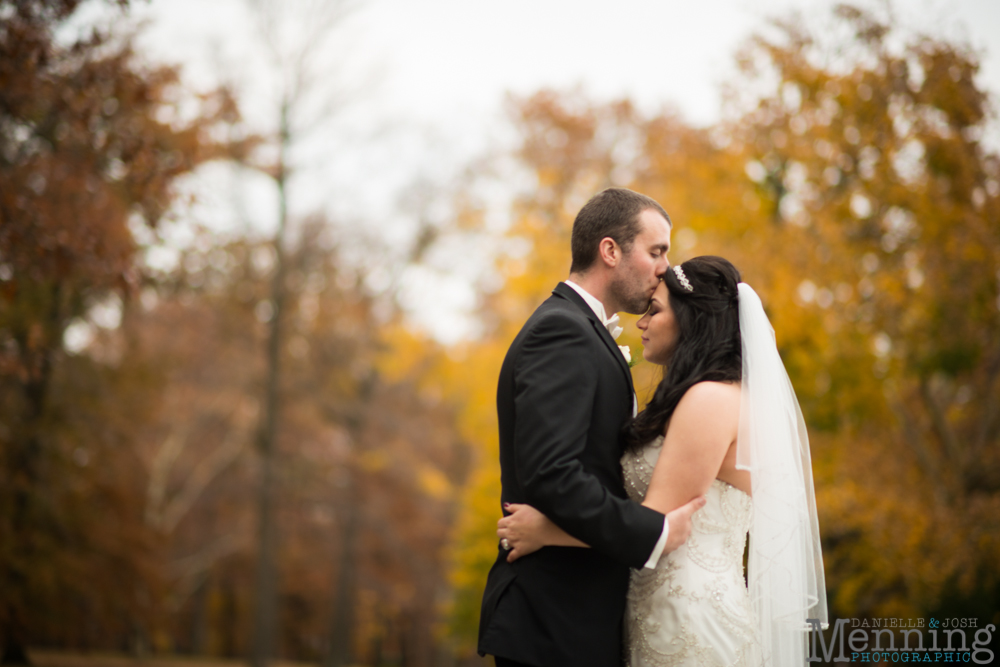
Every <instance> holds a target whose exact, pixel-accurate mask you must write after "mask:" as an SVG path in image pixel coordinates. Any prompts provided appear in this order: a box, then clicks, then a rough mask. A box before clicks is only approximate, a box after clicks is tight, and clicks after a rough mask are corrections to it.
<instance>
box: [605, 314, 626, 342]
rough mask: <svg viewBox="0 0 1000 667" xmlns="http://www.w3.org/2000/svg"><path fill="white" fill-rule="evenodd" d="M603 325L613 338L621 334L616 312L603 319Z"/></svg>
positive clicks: (616, 338)
mask: <svg viewBox="0 0 1000 667" xmlns="http://www.w3.org/2000/svg"><path fill="white" fill-rule="evenodd" d="M604 326H605V327H607V329H608V333H609V334H611V337H612V338H614V339H615V340H618V337H619V336H621V335H622V328H621V327H620V326H618V313H615V314H614V315H612V316H611V317H610V318H608V319H606V320H605V321H604Z"/></svg>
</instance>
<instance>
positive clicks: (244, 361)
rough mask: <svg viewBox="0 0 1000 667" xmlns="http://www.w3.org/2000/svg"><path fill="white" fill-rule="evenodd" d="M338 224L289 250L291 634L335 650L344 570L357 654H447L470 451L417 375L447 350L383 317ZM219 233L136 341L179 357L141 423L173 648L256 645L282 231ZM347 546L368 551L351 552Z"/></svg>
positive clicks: (150, 290) (165, 280)
mask: <svg viewBox="0 0 1000 667" xmlns="http://www.w3.org/2000/svg"><path fill="white" fill-rule="evenodd" d="M333 228H334V226H333V225H331V224H330V223H329V222H328V221H325V220H323V219H313V220H312V221H310V222H308V223H306V224H305V225H298V226H297V230H298V231H297V233H296V236H295V237H293V241H294V242H293V243H292V244H291V245H290V247H289V248H287V255H286V258H285V259H286V263H287V264H286V269H287V275H286V280H288V282H289V285H288V288H289V289H288V296H289V298H288V301H287V302H286V305H287V308H286V311H285V317H286V322H285V324H284V327H285V328H286V333H287V342H286V344H285V345H283V346H282V347H281V349H280V352H281V354H282V357H283V358H282V360H281V364H282V366H283V367H284V368H285V372H284V373H283V377H282V383H281V386H280V387H279V391H280V392H281V394H282V397H283V400H282V404H283V408H282V415H281V421H282V427H281V429H280V430H279V438H278V440H277V442H276V445H277V446H276V448H275V452H274V459H273V464H274V466H275V471H274V473H275V477H274V485H275V487H274V488H275V504H274V512H275V518H276V520H277V521H278V522H279V525H280V526H281V528H282V540H281V542H280V543H279V547H278V549H276V554H275V555H276V562H275V565H276V569H277V571H278V573H279V574H280V576H279V578H278V583H279V585H278V593H279V604H278V606H277V610H276V611H277V618H278V621H279V622H278V624H277V626H276V629H277V632H276V638H277V640H278V641H277V647H278V649H279V654H280V655H282V656H285V657H289V658H295V659H299V660H318V659H321V658H323V657H325V656H326V655H328V654H329V651H330V644H331V642H332V638H333V637H334V630H335V628H336V627H338V623H337V620H338V619H339V618H340V615H341V612H342V610H338V609H336V606H335V605H333V604H331V601H334V600H340V599H341V598H340V595H339V591H342V590H343V581H344V579H345V578H346V579H349V580H350V581H351V589H350V590H351V591H352V593H351V595H350V596H349V597H347V598H346V599H345V600H344V604H346V605H347V610H346V612H347V613H348V614H349V615H350V618H351V619H352V620H353V622H352V624H351V634H350V635H348V636H347V637H346V640H347V641H350V642H351V644H352V652H353V653H354V655H356V656H359V658H363V659H366V660H369V661H373V662H375V663H376V664H377V663H378V662H379V661H382V660H394V659H399V658H400V657H401V656H405V659H406V660H407V661H409V662H411V663H412V664H417V665H426V664H432V663H433V661H434V659H435V655H436V651H437V641H436V639H435V634H434V626H435V623H436V622H437V621H436V619H437V618H438V610H437V605H438V601H439V600H440V599H441V598H442V596H443V594H444V592H443V588H444V587H445V586H446V579H445V560H444V558H443V556H442V553H441V548H442V545H443V544H445V543H446V538H447V531H448V529H449V526H450V524H451V517H452V514H453V513H454V506H455V489H456V488H459V487H460V486H461V484H462V483H463V481H464V476H465V469H466V463H465V457H466V448H465V446H464V444H463V443H462V441H461V440H460V439H459V438H458V437H457V435H456V434H455V430H454V427H453V421H454V416H453V413H452V411H451V409H450V408H449V407H448V405H447V404H446V403H445V402H443V401H442V400H441V397H440V396H438V395H435V394H434V393H433V392H431V391H428V390H427V389H426V388H421V387H420V386H418V384H417V379H416V378H417V377H418V376H419V375H420V373H421V372H422V369H423V368H424V367H425V366H426V365H427V364H428V363H430V362H429V360H432V359H433V358H435V356H436V355H440V354H441V353H440V351H437V352H435V349H436V348H435V346H434V345H433V344H431V343H429V342H427V341H423V340H421V339H419V338H414V337H413V336H412V335H411V334H409V333H408V332H407V331H406V330H405V329H403V328H402V327H400V326H399V324H398V323H397V322H394V321H393V319H390V320H389V321H383V319H382V317H384V316H378V315H377V314H376V312H375V311H376V310H377V308H376V304H377V302H378V300H377V299H376V298H375V297H373V296H372V295H370V294H368V290H367V289H366V288H365V287H364V285H363V283H362V279H363V275H364V274H363V273H359V272H357V271H353V270H351V268H350V266H349V265H348V264H347V263H346V262H344V261H343V260H342V258H341V254H340V252H341V249H340V248H339V247H338V245H337V244H336V243H334V242H333V241H331V239H332V238H333V237H334V235H333V234H332V233H331V230H332V229H333ZM205 240H206V243H204V244H201V243H199V244H196V246H200V248H201V249H199V247H193V248H191V249H189V250H188V251H187V252H186V253H185V254H184V256H183V258H182V260H181V261H180V262H179V263H178V267H177V268H176V269H174V270H172V271H171V272H169V273H168V274H166V275H159V276H156V279H155V280H150V281H149V283H148V284H147V286H146V287H145V288H144V289H143V292H142V299H141V300H140V301H141V303H142V308H141V310H139V309H136V312H135V313H134V317H131V318H130V319H129V320H128V321H127V322H126V323H125V324H124V325H123V328H125V330H126V335H127V336H128V337H129V338H130V339H132V340H133V341H134V345H133V346H132V350H133V355H134V356H133V357H131V359H130V360H128V362H127V363H128V365H132V366H137V365H143V364H145V365H149V364H153V363H156V364H160V365H162V366H163V367H165V369H167V370H166V371H165V375H166V377H165V382H164V383H163V389H162V394H161V395H162V398H161V404H160V408H159V410H158V411H157V415H156V418H155V419H151V420H149V421H148V422H147V426H146V428H145V430H144V431H143V432H142V433H141V434H140V437H139V446H140V448H141V449H140V451H141V456H142V458H143V460H144V461H145V462H146V466H147V468H148V470H149V471H150V473H149V476H148V496H147V497H148V500H147V510H146V511H147V514H146V516H147V521H148V523H149V524H150V526H151V527H152V528H153V529H155V531H156V533H157V534H158V535H159V536H160V539H161V540H162V544H163V548H162V549H161V551H160V554H159V555H160V557H161V563H160V567H161V568H162V570H163V571H164V572H166V573H168V575H169V576H168V581H167V584H166V593H165V600H166V602H165V607H166V608H167V610H168V611H170V612H171V616H172V618H170V619H165V622H162V623H161V626H160V627H161V628H162V635H163V637H164V638H165V639H163V640H162V641H160V642H159V645H157V646H156V648H158V649H160V650H171V649H173V650H183V651H185V652H191V653H198V654H205V653H207V654H210V655H221V656H242V655H246V653H247V652H248V651H249V650H250V649H251V646H252V644H251V641H250V640H251V638H252V633H249V632H248V630H249V629H251V628H252V627H254V625H253V623H252V622H251V619H252V613H253V609H254V607H253V597H252V594H251V592H252V590H253V582H254V577H255V562H254V561H255V557H256V545H255V542H256V540H255V532H256V523H257V522H256V518H255V511H254V509H255V502H254V498H255V495H256V490H255V482H256V480H257V478H258V476H259V475H260V463H259V459H258V458H257V457H256V456H254V455H253V444H254V442H255V430H256V428H257V414H258V412H259V407H258V406H259V402H260V400H261V399H260V396H261V395H262V394H261V392H262V387H263V385H264V384H265V383H266V382H267V373H266V361H265V359H264V358H263V357H262V355H261V354H260V350H261V349H263V347H264V346H265V345H266V341H267V340H268V338H269V335H270V332H269V317H270V316H272V313H271V311H270V310H269V309H268V308H267V307H266V306H267V303H268V299H269V296H270V294H271V289H272V285H271V281H272V278H273V273H274V270H275V265H274V254H273V247H272V246H271V243H270V241H267V240H253V239H234V240H232V241H231V242H228V243H218V242H213V241H217V239H211V238H210V237H206V239H205ZM390 312H391V311H390ZM385 341H393V342H392V343H391V344H389V343H387V342H385ZM390 349H391V351H392V353H391V354H390V353H389V350H390ZM122 363H123V364H125V363H126V362H125V361H123V362H122ZM348 533H350V537H351V539H350V540H346V539H345V537H344V536H345V534H348ZM348 546H349V547H350V548H351V549H352V550H353V551H354V552H355V553H353V554H351V556H350V557H345V554H344V550H345V548H347V547H348ZM345 569H346V570H347V572H346V574H345V572H344V571H345ZM154 640H155V637H154ZM156 643H157V642H155V641H154V644H156Z"/></svg>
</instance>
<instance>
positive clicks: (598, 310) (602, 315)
mask: <svg viewBox="0 0 1000 667" xmlns="http://www.w3.org/2000/svg"><path fill="white" fill-rule="evenodd" d="M563 282H565V283H566V284H567V285H569V286H570V287H572V288H573V289H574V290H575V291H576V293H577V294H579V295H580V296H581V297H583V300H584V301H585V302H586V303H587V305H588V306H590V309H591V310H593V311H594V314H595V315H597V317H598V319H599V320H600V321H601V322H602V323H603V324H604V326H606V327H608V331H609V332H610V333H611V334H612V337H614V338H617V336H615V335H614V332H613V331H612V329H613V328H617V329H618V333H621V327H618V326H616V325H617V324H618V313H615V314H614V315H613V316H612V317H611V318H610V319H609V318H608V316H607V312H606V311H605V310H604V304H603V303H601V301H600V300H599V299H598V298H597V297H595V296H594V295H593V294H591V293H590V292H588V291H587V290H585V289H583V288H582V287H580V286H579V285H577V284H576V283H575V282H573V281H572V280H565V281H563ZM638 407H639V402H638V400H637V399H636V397H635V392H632V416H633V417H635V416H636V414H638V412H637V411H638ZM669 534H670V523H669V522H668V521H667V517H666V515H664V517H663V532H662V533H660V539H659V540H657V542H656V546H655V547H653V553H652V554H650V556H649V560H647V561H646V564H645V565H644V566H643V567H647V568H649V569H651V570H652V569H655V568H656V564H657V563H658V562H659V560H660V555H661V554H662V553H663V548H664V547H665V546H666V545H667V536H668V535H669Z"/></svg>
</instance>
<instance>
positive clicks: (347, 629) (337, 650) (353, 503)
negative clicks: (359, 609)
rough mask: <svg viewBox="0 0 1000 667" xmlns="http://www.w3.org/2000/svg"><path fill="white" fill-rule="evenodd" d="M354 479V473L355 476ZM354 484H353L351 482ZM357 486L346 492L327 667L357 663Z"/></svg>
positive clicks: (350, 487) (358, 513) (358, 514)
mask: <svg viewBox="0 0 1000 667" xmlns="http://www.w3.org/2000/svg"><path fill="white" fill-rule="evenodd" d="M352 477H353V473H352ZM352 481H353V480H352ZM353 487H354V485H353V484H351V485H349V486H348V488H347V492H348V497H349V502H348V505H347V508H346V512H345V515H346V516H345V517H344V532H343V535H342V536H341V543H340V571H339V576H338V577H337V592H336V598H335V602H334V608H333V619H332V622H331V628H330V653H329V654H328V655H327V659H326V663H325V667H344V666H345V665H350V664H352V663H353V662H354V651H353V645H352V642H351V638H352V636H353V634H354V623H353V620H354V605H355V600H356V598H357V595H356V590H357V589H356V586H355V581H357V559H356V550H355V543H356V542H357V535H358V527H359V524H360V522H361V517H360V512H359V510H358V499H357V498H356V497H354V495H353V493H351V492H352V491H353V490H354V488H353Z"/></svg>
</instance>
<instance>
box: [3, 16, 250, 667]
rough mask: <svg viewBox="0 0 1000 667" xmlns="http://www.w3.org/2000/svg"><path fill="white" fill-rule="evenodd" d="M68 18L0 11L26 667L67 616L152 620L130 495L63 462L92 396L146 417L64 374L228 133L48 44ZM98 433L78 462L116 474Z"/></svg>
mask: <svg viewBox="0 0 1000 667" xmlns="http://www.w3.org/2000/svg"><path fill="white" fill-rule="evenodd" d="M78 4H79V3H78V2H76V1H75V0H62V1H61V2H51V1H49V2H42V1H32V0H26V1H19V2H11V1H9V0H8V1H4V2H2V3H0V183H2V185H0V279H2V283H0V394H2V398H0V406H2V407H0V410H2V416H0V423H2V429H0V441H2V451H3V457H2V463H0V517H2V518H0V525H2V529H0V530H2V536H0V544H2V545H3V546H2V548H0V591H2V593H0V595H2V602H0V627H2V639H0V641H2V642H3V661H4V662H24V661H25V659H26V656H25V654H24V651H23V648H24V644H25V642H26V641H27V640H28V637H27V635H26V632H27V631H28V628H34V629H40V630H42V631H44V629H46V628H56V627H61V626H63V625H64V624H66V623H67V622H68V619H69V618H72V617H73V616H75V615H79V614H80V613H84V614H86V615H89V616H90V617H91V623H93V624H97V625H100V624H107V625H108V627H113V626H127V625H129V624H130V623H131V621H129V620H128V619H129V617H132V618H136V619H141V618H144V617H146V616H148V600H149V597H150V595H149V591H148V590H147V589H148V587H149V586H152V585H153V584H152V580H151V578H150V577H149V576H147V575H148V572H147V571H146V561H145V559H146V557H147V556H148V554H149V549H150V547H151V546H152V545H151V544H150V543H149V542H148V541H146V540H145V539H144V538H143V537H142V536H143V533H142V531H141V530H136V531H130V530H127V529H125V527H126V526H134V525H135V524H137V523H141V520H142V516H141V512H138V511H137V508H138V507H141V503H134V502H131V501H130V500H132V499H134V498H133V494H134V493H135V491H136V488H135V486H134V485H132V484H131V483H130V480H129V476H128V475H127V474H123V471H122V470H114V469H113V468H106V469H103V466H102V470H101V471H100V472H98V473H96V474H94V475H85V476H82V475H81V474H80V472H81V467H82V465H83V463H86V460H85V459H88V460H89V459H91V458H93V459H98V458H99V456H100V455H99V454H97V453H96V451H95V452H91V453H89V454H88V453H87V451H88V450H87V449H78V448H76V445H80V444H82V443H80V442H79V441H78V438H79V437H80V431H79V430H78V429H77V428H76V427H77V426H78V425H79V424H78V423H77V422H78V421H81V420H82V421H87V420H95V419H96V417H95V415H93V414H92V413H91V408H93V407H94V402H98V401H99V400H100V399H101V396H102V394H103V393H104V392H111V393H114V394H115V395H116V397H120V398H121V399H122V401H123V402H122V404H121V405H122V407H123V408H124V407H129V408H131V409H132V410H134V412H135V414H141V413H142V411H143V410H144V409H145V408H146V406H144V405H131V406H129V405H128V395H127V392H125V391H124V390H123V388H121V387H117V388H115V387H112V386H111V384H109V383H112V384H113V383H114V382H117V381H119V380H122V381H124V380H123V379H122V378H115V379H111V378H108V377H106V375H105V374H104V373H102V372H101V371H99V370H98V369H93V368H91V369H89V370H88V369H85V368H81V366H86V362H83V361H82V360H81V361H79V362H76V361H74V362H68V361H67V360H66V358H65V356H64V355H63V353H62V346H63V335H64V332H65V331H66V329H67V327H68V325H69V324H70V322H71V321H73V319H74V318H77V317H80V316H82V315H84V314H85V313H86V312H88V310H89V309H91V308H92V307H93V306H95V305H96V304H98V303H101V302H105V301H106V300H107V299H109V298H112V295H119V298H127V296H128V294H129V291H130V289H131V287H133V286H134V285H135V282H136V277H137V276H136V273H135V271H133V268H132V267H133V255H134V252H135V243H134V242H133V239H132V234H131V233H130V227H131V226H136V225H138V226H143V225H145V226H150V227H155V226H156V224H157V222H158V221H159V219H160V218H161V217H162V215H163V214H164V212H165V211H166V210H167V208H168V207H169V205H170V203H171V199H172V194H173V191H172V184H173V182H174V180H175V179H176V178H177V177H178V176H180V175H182V174H185V173H188V172H190V171H191V170H192V169H193V168H194V167H195V166H196V165H198V164H200V163H202V162H204V161H206V160H208V159H211V158H214V157H217V156H219V155H220V154H221V152H222V150H223V144H222V143H220V142H219V141H218V140H217V137H218V136H219V132H218V130H219V129H220V128H222V127H224V126H226V125H228V124H231V123H233V122H234V121H235V120H236V119H237V116H236V111H235V108H234V106H233V105H232V103H231V101H230V100H229V98H228V96H226V95H225V93H224V92H222V91H220V92H217V93H213V94H211V95H207V96H204V97H202V98H201V99H200V102H201V105H200V109H198V111H197V112H196V113H194V114H190V113H189V114H188V115H187V116H186V117H185V116H183V115H182V114H181V113H180V107H179V105H180V103H181V99H180V98H179V96H178V95H177V92H178V79H177V72H176V70H175V69H172V68H166V67H159V68H155V67H153V68H150V67H144V66H142V65H140V64H139V63H138V62H137V59H136V57H135V55H134V53H133V51H132V48H131V45H130V44H129V41H128V40H127V39H114V38H112V37H111V36H110V35H109V34H107V33H105V32H102V31H99V30H94V31H92V32H91V33H90V34H89V35H86V36H84V37H81V38H79V39H77V40H75V41H72V42H69V43H64V42H60V41H57V40H56V39H55V37H54V32H55V30H56V29H57V28H58V27H60V26H61V25H63V24H64V23H65V22H66V21H67V19H69V18H70V17H71V16H72V14H73V13H74V11H75V10H76V9H77V6H78ZM117 4H119V5H121V6H122V7H124V6H125V5H126V4H127V3H126V2H124V1H122V2H119V3H117ZM226 148H227V149H228V148H229V147H228V146H227V147H226ZM70 367H72V368H70ZM63 370H65V371H66V373H63V372H62V371H63ZM80 397H86V398H87V399H89V400H76V398H80ZM96 421H97V422H98V423H94V421H91V426H99V429H98V431H96V432H95V431H93V430H91V431H90V433H91V437H92V438H93V442H91V443H88V444H87V447H92V448H94V449H102V450H106V451H107V452H108V453H113V454H114V457H113V458H114V460H115V461H116V462H118V463H119V464H120V465H123V466H125V468H126V469H127V468H128V463H126V460H127V454H124V453H123V452H120V451H116V450H117V448H120V447H125V446H126V443H127V441H128V439H129V429H130V428H131V424H130V423H129V422H128V421H127V420H118V419H103V418H102V419H97V420H96ZM74 441H76V442H74ZM74 452H76V454H75V456H76V459H75V461H76V462H75V463H74V458H73V457H74ZM95 467H96V466H95ZM95 467H91V468H90V470H91V471H93V470H94V469H95ZM85 499H86V501H85ZM85 507H86V508H87V510H85V509H84V508H85ZM115 524H117V529H115V530H111V526H112V525H115ZM122 536H128V537H127V538H126V539H121V538H122ZM133 537H134V539H133ZM91 581H105V582H108V583H110V582H115V585H113V586H111V585H109V586H108V594H107V595H106V596H103V597H102V598H101V599H100V600H95V599H93V598H91V597H89V596H87V595H85V594H84V593H83V592H82V591H81V586H83V585H85V584H87V583H88V582H91Z"/></svg>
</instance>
